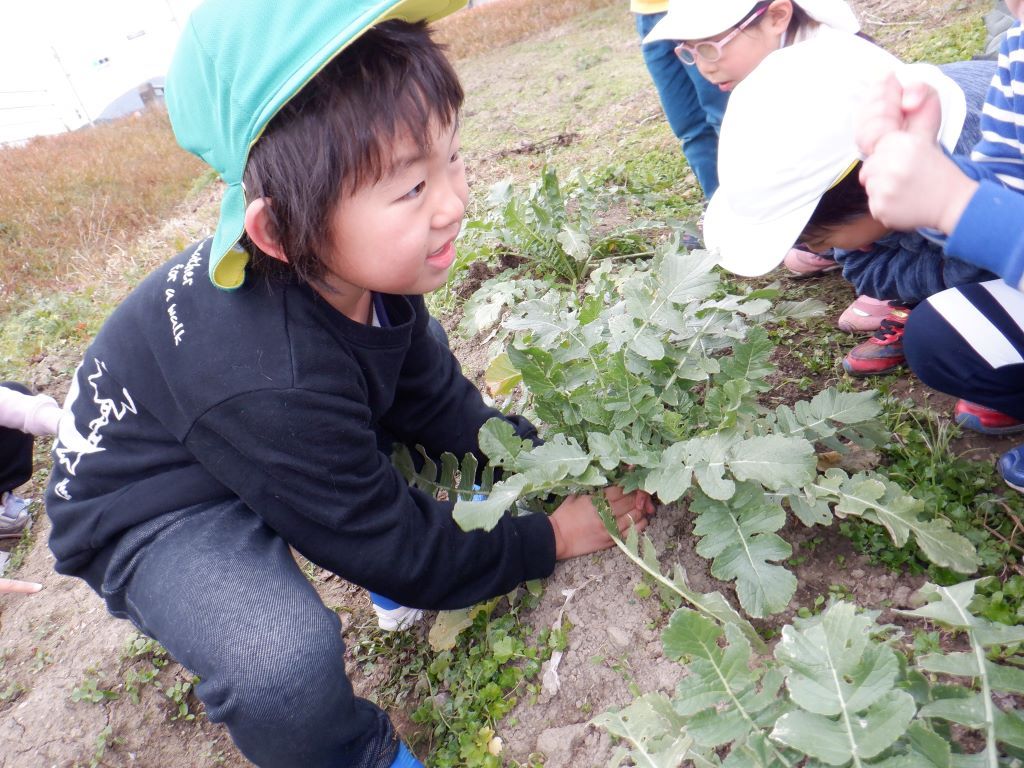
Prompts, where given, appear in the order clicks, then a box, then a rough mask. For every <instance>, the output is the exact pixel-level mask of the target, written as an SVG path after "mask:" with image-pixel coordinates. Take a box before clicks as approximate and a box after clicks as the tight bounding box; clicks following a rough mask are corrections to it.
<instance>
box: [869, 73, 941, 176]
mask: <svg viewBox="0 0 1024 768" xmlns="http://www.w3.org/2000/svg"><path fill="white" fill-rule="evenodd" d="M940 127H942V103H941V102H940V101H939V95H938V93H936V92H935V89H934V88H932V87H931V86H930V85H925V84H924V83H910V84H908V85H905V86H904V85H902V84H901V83H900V81H899V80H897V79H896V76H895V75H893V74H892V73H890V74H888V75H886V77H885V79H884V80H882V81H881V82H879V83H878V84H877V85H876V86H875V87H874V88H873V89H872V90H871V91H869V92H868V96H867V98H866V99H865V102H864V105H863V107H862V108H861V111H860V118H859V120H858V124H857V135H856V140H857V147H858V148H859V149H860V151H861V153H862V154H864V155H865V156H869V155H871V154H872V153H873V152H874V151H875V149H876V147H877V145H878V142H879V141H880V140H881V139H882V138H883V137H885V136H888V135H889V134H891V133H894V132H897V131H906V132H908V133H913V134H915V135H918V136H921V137H922V138H924V139H930V140H931V142H932V143H937V137H938V134H939V128H940Z"/></svg>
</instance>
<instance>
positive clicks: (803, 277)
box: [786, 264, 842, 280]
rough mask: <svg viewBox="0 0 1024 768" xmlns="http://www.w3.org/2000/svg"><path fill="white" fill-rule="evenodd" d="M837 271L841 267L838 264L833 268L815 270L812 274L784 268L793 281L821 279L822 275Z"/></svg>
mask: <svg viewBox="0 0 1024 768" xmlns="http://www.w3.org/2000/svg"><path fill="white" fill-rule="evenodd" d="M838 269H842V267H841V266H840V265H839V264H836V265H835V266H834V267H825V268H824V269H816V270H814V271H813V272H794V271H793V270H792V269H790V268H789V267H786V271H787V272H789V276H790V277H792V278H793V279H794V280H807V279H808V278H811V277H821V276H822V275H827V274H828V273H829V272H835V271H836V270H838Z"/></svg>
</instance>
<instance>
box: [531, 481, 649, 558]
mask: <svg viewBox="0 0 1024 768" xmlns="http://www.w3.org/2000/svg"><path fill="white" fill-rule="evenodd" d="M604 494H605V499H606V500H607V501H608V505H609V506H610V507H611V511H612V515H613V516H614V518H615V521H616V523H617V524H618V528H619V533H620V534H622V535H625V533H626V532H627V531H628V530H629V527H630V526H631V525H632V526H635V527H636V529H637V531H642V530H644V529H645V528H646V527H647V518H648V517H649V516H650V515H651V514H653V513H654V502H653V501H651V497H650V494H648V493H646V492H644V491H634V492H632V493H623V491H622V489H621V488H619V487H618V486H611V487H609V488H606V489H604ZM549 519H550V520H551V526H552V527H553V528H554V530H555V558H556V559H558V560H565V559H566V558H569V557H576V556H578V555H586V554H589V553H591V552H596V551H598V550H600V549H607V548H608V547H611V546H613V545H614V544H615V542H614V541H613V540H612V537H611V536H610V535H608V531H607V530H606V529H605V527H604V522H603V521H602V520H601V517H600V515H598V514H597V510H596V509H595V508H594V502H593V499H592V498H591V497H590V496H568V497H567V498H566V499H565V500H564V501H563V502H562V503H561V504H560V505H559V507H558V509H556V510H555V511H554V513H553V514H552V515H551V517H550V518H549Z"/></svg>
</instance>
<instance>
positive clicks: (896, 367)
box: [843, 360, 906, 376]
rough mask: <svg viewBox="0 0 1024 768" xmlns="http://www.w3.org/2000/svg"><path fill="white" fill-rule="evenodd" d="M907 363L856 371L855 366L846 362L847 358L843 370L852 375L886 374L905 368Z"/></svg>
mask: <svg viewBox="0 0 1024 768" xmlns="http://www.w3.org/2000/svg"><path fill="white" fill-rule="evenodd" d="M905 365H906V363H898V364H897V365H892V366H889V367H888V368H883V369H881V370H878V371H855V370H853V368H851V367H850V366H849V365H847V364H846V361H845V360H843V370H844V371H846V372H847V373H848V374H850V375H851V376H884V375H885V374H887V373H895V372H896V371H898V370H900V369H901V368H903V367H904V366H905Z"/></svg>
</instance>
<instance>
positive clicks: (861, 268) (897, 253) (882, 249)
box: [836, 232, 993, 306]
mask: <svg viewBox="0 0 1024 768" xmlns="http://www.w3.org/2000/svg"><path fill="white" fill-rule="evenodd" d="M836 261H837V262H839V264H840V265H842V268H843V277H844V278H845V279H846V280H848V281H849V282H850V283H852V284H853V287H854V289H855V290H856V291H857V295H859V296H871V297H872V298H875V299H881V300H883V301H899V302H901V303H903V304H906V305H909V306H912V305H914V304H918V303H920V302H922V301H924V300H925V299H927V298H928V297H929V296H932V295H934V294H936V293H938V292H939V291H943V290H945V289H946V288H953V287H955V286H958V285H964V284H966V283H976V282H980V281H982V280H991V279H992V277H993V275H992V274H991V273H989V272H988V271H986V270H985V269H982V268H980V267H978V266H976V265H974V264H969V263H966V262H964V261H961V260H959V259H955V258H949V257H947V256H946V255H945V254H944V253H943V252H942V247H941V246H939V245H936V244H935V243H933V242H931V241H930V240H928V239H927V238H925V237H922V236H921V235H919V234H917V233H916V232H910V233H896V234H892V235H888V236H886V237H883V238H882V239H881V240H878V241H877V242H875V243H874V244H873V245H872V247H871V248H870V249H869V250H866V251H836Z"/></svg>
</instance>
